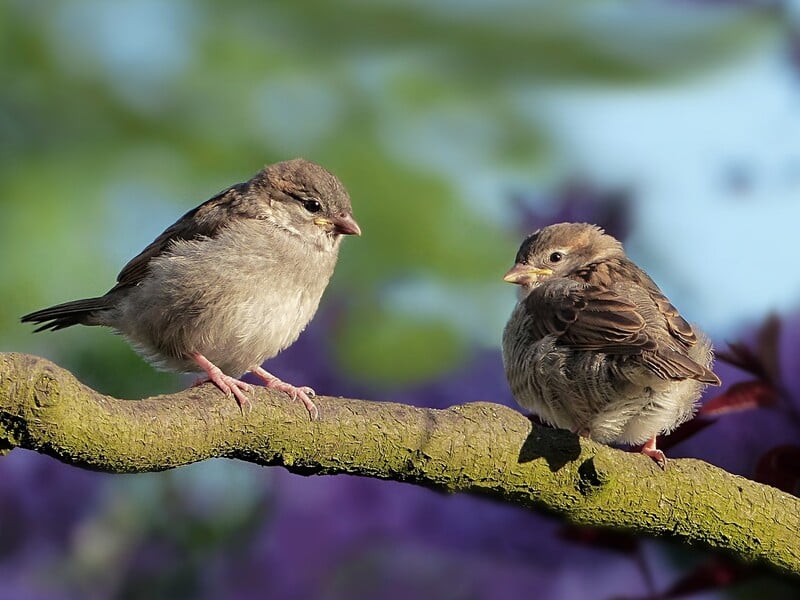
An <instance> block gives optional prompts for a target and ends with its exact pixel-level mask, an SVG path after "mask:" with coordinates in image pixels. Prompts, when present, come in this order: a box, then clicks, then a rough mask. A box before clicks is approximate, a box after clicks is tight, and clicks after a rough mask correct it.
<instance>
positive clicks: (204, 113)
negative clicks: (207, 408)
mask: <svg viewBox="0 0 800 600" xmlns="http://www.w3.org/2000/svg"><path fill="white" fill-rule="evenodd" d="M798 25H800V7H798V3H797V2H791V1H788V0H787V1H786V2H779V1H777V0H776V1H769V0H763V1H752V2H746V1H740V2H734V1H727V2H726V1H722V0H718V1H713V2H712V1H707V2H700V1H696V2H690V1H673V2H668V1H666V0H664V1H654V0H644V1H641V2H629V1H612V0H592V1H588V0H587V1H578V0H570V1H563V0H559V1H550V2H545V1H537V2H526V1H524V0H501V1H495V2H479V1H468V2H464V1H458V2H456V1H453V0H446V1H440V2H423V1H418V0H406V1H401V0H371V1H365V0H346V1H341V2H336V3H333V2H323V1H319V0H317V1H308V2H293V3H292V2H285V3H277V2H275V3H270V2H255V1H245V0H234V1H231V2H225V3H222V2H211V1H210V0H205V1H192V2H190V1H189V0H183V1H174V2H158V1H156V0H140V1H134V0H74V1H72V2H59V3H55V2H45V1H41V0H6V1H5V2H3V3H2V4H0V65H2V68H1V70H0V77H2V80H0V82H1V83H2V86H0V211H1V212H0V214H2V217H1V218H0V257H2V259H1V262H0V265H1V267H0V268H1V269H2V272H1V273H2V277H0V297H1V298H2V302H0V350H3V351H11V350H14V351H24V352H31V353H36V354H39V355H42V356H46V357H48V358H51V359H53V360H55V361H56V362H58V363H59V364H61V365H63V366H65V367H67V368H69V369H70V370H72V371H73V372H74V373H76V375H77V376H78V377H79V378H80V379H81V380H83V381H84V382H86V383H88V384H89V385H91V386H93V387H95V388H97V389H99V390H101V391H103V392H105V393H108V394H114V395H117V396H121V397H125V398H131V399H135V398H140V397H144V396H147V395H151V394H156V393H166V392H170V391H175V390H178V389H180V388H181V387H183V386H185V385H186V384H187V380H186V379H182V378H179V377H178V376H175V375H170V374H163V373H157V372H155V371H153V370H152V369H151V368H150V367H149V366H147V365H146V364H145V363H144V362H143V361H141V360H140V359H139V358H138V357H137V356H136V355H135V354H134V353H133V352H132V351H131V350H130V349H129V348H128V346H127V345H126V344H125V343H124V342H123V340H121V339H120V338H118V337H116V336H113V335H110V334H109V333H108V332H107V331H102V330H95V329H91V328H76V329H74V330H66V331H63V332H58V333H54V334H40V335H36V336H34V335H32V334H31V328H30V327H27V326H23V325H21V324H20V323H19V322H18V318H19V316H20V315H21V314H24V313H26V312H29V311H31V310H34V309H37V308H40V307H43V306H46V305H50V304H55V303H57V302H61V301H64V300H69V299H73V298H78V297H85V296H90V295H96V294H100V293H103V292H104V291H105V290H106V289H108V287H110V285H111V283H112V282H113V281H114V277H115V275H116V273H117V272H118V270H119V269H120V267H121V266H122V265H123V264H124V263H125V262H126V261H127V260H128V259H129V258H130V257H132V256H133V255H135V254H136V253H137V252H138V251H139V250H140V249H141V248H142V247H143V246H144V245H146V244H147V243H149V242H150V241H151V240H152V239H153V238H154V237H155V236H156V235H157V234H158V233H160V232H161V231H162V230H163V229H164V228H165V227H166V226H167V225H169V224H170V223H172V222H173V221H174V220H175V219H177V218H178V217H179V216H180V215H181V214H183V213H184V212H185V211H186V210H188V209H190V208H192V207H194V206H195V205H196V204H198V203H200V202H201V201H202V200H204V199H206V198H208V197H210V196H211V195H213V194H214V193H215V192H217V191H218V190H220V189H222V188H224V187H226V186H227V185H229V184H231V183H233V182H236V181H243V180H245V179H247V178H249V177H250V176H251V175H252V174H253V173H254V172H255V171H256V170H258V169H259V168H260V167H261V166H262V165H263V164H265V163H270V162H274V161H278V160H282V159H286V158H291V157H295V156H304V157H306V158H309V159H312V160H314V161H317V162H319V163H321V164H323V165H325V166H326V167H328V168H329V169H330V170H332V171H333V172H334V173H336V174H337V175H338V176H339V177H340V178H341V179H342V180H343V181H344V182H345V185H346V186H347V187H348V189H349V191H350V193H351V196H352V198H353V205H354V209H355V215H356V217H357V218H358V220H359V222H360V224H361V226H362V229H363V230H364V235H363V237H362V238H360V239H348V240H346V241H345V244H344V249H343V252H342V256H341V260H340V262H339V267H338V269H337V272H336V274H335V277H334V280H333V282H332V284H331V286H330V288H329V289H328V292H327V293H326V296H325V298H324V299H323V307H322V309H321V311H320V313H319V315H318V316H317V318H316V320H315V321H314V323H313V324H312V325H311V326H310V327H309V329H308V330H307V331H306V333H304V335H303V336H302V337H301V339H300V341H299V342H298V343H297V344H296V345H295V346H294V347H292V348H291V349H290V350H288V351H287V352H285V353H284V354H283V355H281V356H280V357H278V358H277V359H275V360H274V361H271V363H269V364H268V366H269V367H271V370H274V371H275V372H277V373H278V374H279V375H280V376H282V377H284V378H286V379H288V380H290V381H295V382H302V383H305V384H309V385H312V386H313V387H315V388H316V389H317V390H318V391H320V392H322V393H328V394H334V395H351V396H359V397H365V398H373V399H382V400H394V401H402V402H410V403H414V404H417V405H420V406H434V407H443V406H448V405H451V404H454V403H458V402H466V401H473V400H492V401H496V402H502V403H506V404H509V405H513V401H512V400H511V398H510V396H509V393H508V391H507V389H506V385H505V382H504V378H503V373H502V367H501V361H500V354H499V343H500V335H501V331H502V327H503V324H504V323H505V320H506V318H507V316H508V314H509V313H510V310H511V308H512V306H513V303H514V300H515V296H514V290H513V289H511V286H507V285H504V284H503V283H502V281H501V277H502V273H503V272H504V271H505V269H506V268H508V267H509V266H510V264H511V263H512V261H513V257H514V253H515V252H516V248H517V246H518V244H519V242H520V240H521V239H522V237H523V235H524V234H526V233H528V232H530V231H531V230H532V229H534V228H535V227H537V226H540V225H543V224H546V223H549V222H553V221H556V220H564V219H574V220H589V221H594V222H597V223H599V224H601V225H604V226H605V227H606V228H607V229H608V230H609V231H610V232H612V233H615V234H616V235H618V236H620V237H621V238H622V239H624V241H625V244H626V247H627V249H628V251H629V254H630V255H631V256H632V257H633V258H634V260H636V261H637V262H639V263H640V264H642V265H643V266H644V267H645V268H646V269H647V270H648V271H649V272H650V273H651V275H653V277H654V278H655V279H656V280H657V281H658V282H659V283H660V284H661V287H662V289H663V290H664V291H665V292H666V293H667V294H668V295H669V296H670V298H671V299H672V300H673V302H674V303H675V304H676V305H677V306H678V307H679V308H680V309H681V310H682V312H683V313H684V314H685V315H686V316H687V317H688V318H690V320H692V321H696V322H698V323H700V324H702V325H703V327H704V328H705V329H707V330H708V331H709V333H710V334H711V335H712V337H713V339H714V340H715V343H716V345H717V347H718V348H720V349H723V350H724V349H726V348H727V343H728V342H731V341H734V340H743V344H744V345H742V346H737V348H738V354H736V356H734V357H733V358H736V357H738V363H739V367H735V366H732V365H730V364H726V363H725V362H724V361H720V362H719V366H718V372H719V373H720V375H721V376H722V377H723V380H724V382H725V384H726V385H725V386H723V388H722V392H724V394H723V396H717V398H716V400H714V401H713V402H715V404H713V405H711V406H713V407H716V409H717V410H713V409H712V410H708V411H707V413H706V414H705V415H703V416H702V417H701V418H700V419H698V421H696V422H695V423H696V425H695V426H694V428H693V429H691V430H689V431H686V432H684V434H683V435H682V436H681V437H679V438H675V439H674V440H673V441H672V447H671V448H670V450H669V452H668V453H669V454H670V456H674V457H679V456H696V457H700V458H703V459H705V460H708V461H710V462H712V463H714V464H717V465H720V466H722V467H724V468H727V469H729V470H732V471H734V472H737V473H740V474H742V475H745V476H748V477H755V478H757V479H760V480H762V481H768V482H770V483H773V484H775V485H779V486H781V487H783V488H784V489H787V490H788V491H790V492H794V493H797V491H798V480H799V479H800V458H799V457H800V450H798V447H797V444H798V443H800V406H799V405H798V401H797V397H798V393H799V392H800V357H798V352H797V342H796V337H795V335H796V334H797V333H798V332H800V318H798V314H799V313H798V310H797V309H798V305H799V302H798V301H800V269H798V268H797V249H796V248H797V243H796V234H795V232H796V229H797V223H798V222H800V86H799V85H798V84H799V83H800V28H798ZM770 314H771V315H773V317H772V318H771V319H767V317H768V315H770ZM729 358H731V357H729ZM735 362H736V361H735ZM735 382H740V385H739V386H738V387H734V388H733V389H732V388H731V384H733V383H735ZM718 394H720V390H713V391H712V393H711V394H710V396H714V395H718ZM720 407H722V410H719V408H720ZM745 409H746V410H745ZM676 442H679V443H676ZM668 443H669V442H668ZM756 591H757V592H758V593H759V595H762V596H764V597H778V598H779V597H786V598H790V597H791V598H794V597H797V596H796V594H797V592H798V590H797V589H796V588H794V587H793V586H792V584H790V583H788V582H786V581H782V580H780V579H778V578H776V577H775V576H771V575H769V574H765V573H763V572H761V571H758V570H755V571H753V570H749V569H744V568H741V567H740V566H738V565H736V564H735V563H731V562H729V561H726V560H724V559H721V558H718V557H711V556H710V555H708V554H706V553H704V552H701V551H688V550H686V549H682V548H678V547H676V546H674V545H671V544H668V543H664V542H655V541H647V540H640V539H636V538H632V537H628V536H624V535H616V534H608V533H598V532H594V531H591V530H583V529H571V528H567V527H565V526H564V525H562V524H561V523H559V522H557V521H555V520H552V519H550V518H547V517H543V516H540V515H535V514H531V513H529V512H526V511H522V510H519V509H516V508H513V507H508V506H501V505H498V504H495V503H492V502H489V501H487V500H483V499H475V498H468V497H461V496H457V497H448V496H443V495H440V494H437V493H434V492H431V491H428V490H424V489H418V488H414V487H412V486H407V485H402V484H396V483H387V482H380V481H373V480H364V479H359V478H351V477H316V478H303V477H298V476H292V475H289V474H287V473H285V472H282V471H280V470H279V469H263V468H257V467H254V466H252V465H246V464H240V463H237V462H233V461H221V460H220V461H210V462H207V463H204V464H199V465H194V466H191V467H187V468H182V469H178V470H175V471H171V472H166V473H159V474H153V475H144V476H109V475H103V474H96V473H89V472H85V471H81V470H78V469H75V468H71V467H68V466H65V465H62V464H60V463H57V462H56V461H54V460H52V459H48V458H45V457H41V456H38V455H36V454H34V453H30V452H26V451H22V450H15V451H13V452H11V453H10V454H9V455H7V456H4V457H0V599H2V600H4V599H6V598H8V599H11V598H13V599H15V600H25V599H28V598H31V599H48V600H49V599H53V600H55V599H71V598H88V599H90V600H91V599H104V598H126V599H138V598H149V599H152V598H154V599H160V598H165V599H166V598H170V599H172V598H201V599H203V598H232V599H239V598H242V599H244V598H298V599H299V598H356V599H357V598H407V597H415V598H441V599H448V598H452V599H461V598H471V599H484V598H492V599H494V598H521V597H541V598H576V597H581V598H587V599H592V598H615V597H616V598H620V597H625V598H654V597H657V596H658V597H662V598H666V597H672V596H677V595H680V594H684V593H692V594H695V597H713V598H716V597H742V598H746V597H752V594H754V593H755V592H756Z"/></svg>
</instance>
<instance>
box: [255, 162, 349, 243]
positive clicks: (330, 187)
mask: <svg viewBox="0 0 800 600" xmlns="http://www.w3.org/2000/svg"><path fill="white" fill-rule="evenodd" d="M253 187H254V189H255V191H256V193H258V194H259V195H261V196H262V197H263V198H264V199H265V200H266V202H267V204H268V212H267V213H266V216H265V218H266V219H267V220H269V221H270V222H271V223H273V224H274V225H276V226H278V227H280V228H282V229H285V230H286V231H288V232H290V233H293V234H295V235H298V236H300V237H301V238H303V239H306V240H308V241H311V242H313V243H315V244H317V245H320V246H323V247H334V246H336V245H338V243H339V241H340V239H341V237H342V236H344V235H361V228H360V227H359V226H358V223H356V220H355V219H354V218H353V208H352V205H351V204H350V196H349V195H348V194H347V190H345V189H344V186H343V185H342V183H341V182H340V181H339V180H338V179H337V178H336V176H334V175H333V174H332V173H330V172H329V171H328V170H326V169H324V168H322V167H320V166H319V165H317V164H315V163H313V162H310V161H308V160H305V159H302V158H296V159H294V160H287V161H284V162H280V163H276V164H274V165H270V166H268V167H266V168H265V169H263V170H262V171H261V172H259V173H258V175H256V177H255V178H254V179H253Z"/></svg>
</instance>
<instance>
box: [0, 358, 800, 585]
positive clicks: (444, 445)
mask: <svg viewBox="0 0 800 600" xmlns="http://www.w3.org/2000/svg"><path fill="white" fill-rule="evenodd" d="M254 396H255V397H254V402H253V411H252V412H251V413H249V414H244V415H243V414H242V413H241V412H240V411H239V409H238V407H237V405H236V403H235V402H234V401H233V400H231V399H229V398H226V397H224V396H223V395H222V394H220V393H219V392H218V391H217V390H216V388H214V387H213V386H211V385H206V386H202V387H199V388H192V389H189V390H186V391H183V392H180V393H177V394H173V395H170V396H159V397H154V398H147V399H145V400H140V401H128V400H118V399H115V398H110V397H108V396H104V395H102V394H100V393H98V392H96V391H94V390H92V389H90V388H88V387H86V386H84V385H83V384H81V383H80V382H78V381H77V380H76V379H75V378H74V377H73V376H72V374H70V373H69V372H67V371H65V370H63V369H61V368H60V367H58V366H56V365H54V364H53V363H51V362H49V361H47V360H45V359H42V358H38V357H35V356H30V355H25V354H17V353H10V354H0V454H2V453H3V452H4V451H8V450H9V449H11V448H14V447H20V448H27V449H30V450H35V451H37V452H41V453H44V454H48V455H50V456H53V457H54V458H57V459H59V460H61V461H63V462H66V463H69V464H73V465H77V466H79V467H84V468H87V469H94V470H98V471H106V472H109V473H141V472H146V471H160V470H164V469H171V468H173V467H178V466H180V465H186V464H189V463H193V462H197V461H201V460H206V459H208V458H212V457H225V458H237V459H240V460H246V461H250V462H254V463H257V464H260V465H265V466H274V465H280V466H283V467H285V468H286V469H287V470H289V471H291V472H293V473H298V474H300V475H316V474H336V473H349V474H351V475H362V476H366V477H376V478H380V479H393V480H397V481H406V482H410V483H414V484H417V485H422V486H425V487H429V488H434V489H438V490H443V491H446V492H451V493H455V492H468V493H474V494H481V495H484V496H489V497H492V498H495V499H497V500H500V501H503V502H508V503H511V504H516V505H519V506H523V507H526V508H533V509H537V510H543V511H547V512H550V513H554V514H557V515H560V516H561V517H563V518H564V519H566V520H568V521H570V522H572V523H577V524H582V525H592V526H597V527H612V528H617V529H624V530H628V531H632V532H635V533H639V534H645V535H651V536H661V537H668V538H671V539H674V540H678V541H681V542H683V543H686V544H691V545H701V546H706V547H709V548H714V549H718V550H722V551H726V552H728V553H730V554H733V555H735V556H738V557H740V558H742V559H744V560H747V561H754V562H757V563H761V564H766V565H770V566H772V567H773V568H776V569H777V570H779V571H781V572H783V573H788V574H793V575H800V499H798V498H796V497H794V496H791V495H789V494H785V493H783V492H781V491H779V490H776V489H774V488H771V487H768V486H765V485H760V484H757V483H754V482H752V481H749V480H747V479H743V478H742V477H737V476H735V475H731V474H729V473H726V472H725V471H722V470H720V469H718V468H715V467H713V466H711V465H709V464H706V463H704V462H702V461H699V460H690V459H684V460H672V461H670V463H669V466H668V469H667V471H666V472H664V471H662V470H661V469H659V468H658V467H657V466H656V465H655V463H654V462H653V461H652V460H650V459H649V458H646V457H644V456H642V455H639V454H634V453H626V452H622V451H619V450H614V449H612V448H608V447H606V446H602V445H599V444H595V443H592V442H590V441H586V440H583V439H579V438H577V437H576V436H574V435H572V434H570V433H568V432H565V431H558V430H553V429H548V428H544V427H539V426H536V425H532V424H531V422H530V421H529V420H528V419H526V418H525V417H524V416H523V415H522V414H520V413H518V412H516V411H514V410H511V409H509V408H506V407H504V406H500V405H497V404H490V403H485V402H476V403H470V404H463V405H459V406H453V407H451V408H448V409H446V410H434V409H424V408H415V407H412V406H406V405H403V404H394V403H380V402H368V401H363V400H350V399H342V398H328V397H318V398H317V405H318V406H319V408H320V419H319V420H318V421H315V422H310V421H309V420H308V415H307V413H306V411H305V409H304V408H303V406H302V404H301V403H299V402H291V401H290V400H289V399H288V397H286V396H285V395H283V394H281V393H272V392H271V391H269V390H265V389H263V388H259V389H258V390H257V391H256V392H255V393H254ZM0 460H2V459H0Z"/></svg>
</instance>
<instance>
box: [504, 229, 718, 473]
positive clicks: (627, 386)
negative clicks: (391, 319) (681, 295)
mask: <svg viewBox="0 0 800 600" xmlns="http://www.w3.org/2000/svg"><path fill="white" fill-rule="evenodd" d="M505 280H506V281H508V282H511V283H515V284H518V285H519V286H520V288H521V296H520V300H519V302H518V303H517V306H516V307H515V309H514V311H513V312H512V314H511V318H510V319H509V321H508V324H507V325H506V328H505V331H504V332H503V363H504V365H505V370H506V377H507V378H508V382H509V385H510V386H511V391H512V393H513V394H514V397H515V398H516V399H517V401H518V402H519V403H520V404H521V405H522V406H523V407H525V408H528V409H530V410H531V411H533V412H534V413H535V414H536V415H538V416H539V417H540V418H542V419H543V420H544V421H546V422H547V423H549V424H551V425H553V426H555V427H560V428H563V429H569V430H571V431H573V432H576V433H580V434H581V435H585V436H588V437H591V438H592V439H594V440H597V441H599V442H603V443H615V442H616V443H624V444H644V446H643V448H642V452H644V453H645V454H647V455H648V456H650V457H652V458H653V459H654V460H656V461H657V462H658V463H659V464H660V465H661V466H662V467H663V466H664V465H665V463H666V459H665V457H664V453H663V452H662V451H661V450H658V449H657V448H656V445H655V441H656V436H657V435H658V434H660V433H665V432H669V431H672V430H673V429H674V428H675V427H677V426H678V425H680V424H681V423H683V422H684V421H686V420H688V419H690V418H691V417H692V416H693V415H694V412H695V409H696V401H697V399H698V398H699V396H700V394H701V392H702V390H703V388H704V387H705V386H706V385H709V384H711V385H719V383H720V381H719V378H718V377H717V376H716V375H715V374H714V373H713V372H712V371H711V370H710V367H711V363H712V351H711V343H710V342H709V340H708V338H707V337H706V336H705V335H703V334H702V332H700V331H698V330H696V329H694V328H693V327H692V326H691V325H690V324H689V323H688V322H686V320H685V319H684V318H683V317H682V316H681V315H680V313H679V312H678V310H677V309H676V308H675V307H674V306H673V305H672V304H671V303H670V301H669V300H668V299H667V298H666V296H664V294H663V293H662V292H661V290H659V289H658V286H657V285H656V284H655V283H654V282H653V280H652V279H650V277H649V276H648V275H647V273H645V272H644V271H642V270H641V269H640V268H639V267H638V266H636V265H635V264H634V263H633V262H631V261H630V260H629V259H628V258H627V257H626V256H625V252H624V251H623V248H622V244H620V243H619V242H618V241H617V240H616V239H614V238H613V237H611V236H610V235H606V234H605V233H604V232H603V230H602V229H600V228H598V227H596V226H594V225H589V224H586V223H559V224H557V225H550V226H548V227H545V228H543V229H540V230H539V231H537V232H535V233H533V234H532V235H530V236H529V237H528V238H526V239H525V241H524V242H523V243H522V246H521V247H520V249H519V252H518V253H517V257H516V261H515V265H514V267H512V268H511V269H510V270H509V271H508V272H507V273H506V275H505Z"/></svg>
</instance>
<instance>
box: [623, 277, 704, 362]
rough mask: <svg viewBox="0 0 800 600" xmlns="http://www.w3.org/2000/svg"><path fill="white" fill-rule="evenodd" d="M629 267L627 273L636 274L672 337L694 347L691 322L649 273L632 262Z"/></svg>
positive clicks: (694, 337)
mask: <svg viewBox="0 0 800 600" xmlns="http://www.w3.org/2000/svg"><path fill="white" fill-rule="evenodd" d="M629 265H630V267H629V268H628V269H627V272H628V273H635V274H636V277H637V283H639V285H641V286H642V287H643V288H644V289H645V290H646V291H647V293H648V295H649V296H650V298H651V300H652V301H653V302H654V303H655V305H656V308H657V309H658V312H659V313H661V316H662V317H663V318H664V321H665V323H666V325H667V329H669V332H670V333H671V334H672V337H673V338H675V339H676V340H677V341H678V342H680V343H681V344H683V346H685V347H686V348H691V347H692V346H694V345H695V344H696V343H697V335H695V332H694V329H692V326H691V325H690V324H689V322H688V321H687V320H686V319H684V318H683V317H682V316H681V314H680V313H679V312H678V309H677V308H675V307H674V306H673V305H672V302H670V301H669V299H668V298H667V297H666V296H665V295H664V294H663V292H662V291H661V290H660V289H659V288H658V286H657V285H656V283H655V282H654V281H653V280H652V279H651V278H650V276H649V275H648V274H647V273H645V272H644V271H642V270H641V269H640V268H639V267H637V266H636V265H635V264H634V263H632V262H629Z"/></svg>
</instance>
